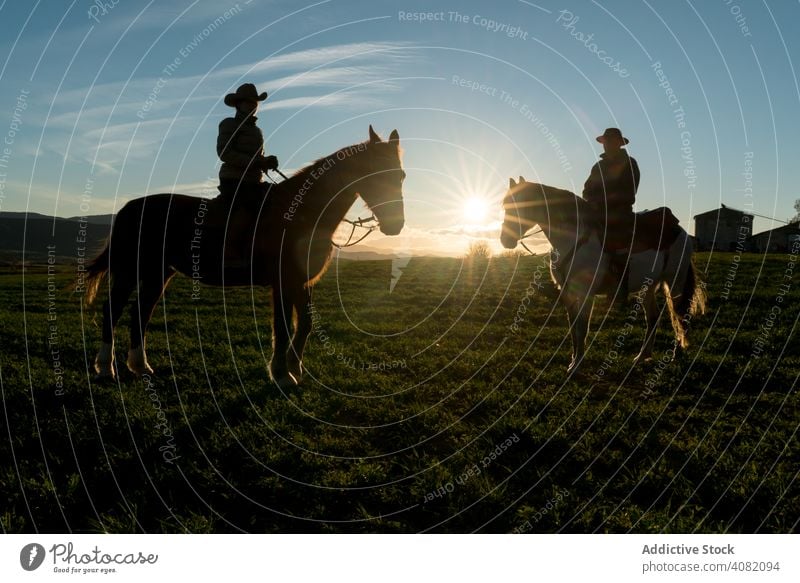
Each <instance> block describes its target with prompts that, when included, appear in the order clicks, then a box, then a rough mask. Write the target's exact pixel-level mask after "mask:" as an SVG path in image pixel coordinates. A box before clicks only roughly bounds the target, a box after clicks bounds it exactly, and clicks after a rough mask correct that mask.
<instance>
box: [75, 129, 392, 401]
mask: <svg viewBox="0 0 800 583" xmlns="http://www.w3.org/2000/svg"><path fill="white" fill-rule="evenodd" d="M400 155H401V150H400V136H399V135H398V133H397V130H394V131H393V132H392V133H391V135H390V136H389V140H388V141H384V140H382V139H381V138H380V137H379V136H378V135H377V134H376V133H375V132H374V131H373V129H372V126H370V128H369V140H367V141H366V142H362V143H360V144H356V145H353V146H349V147H346V148H342V149H341V150H338V151H336V152H334V153H333V154H331V155H329V156H326V157H324V158H320V159H319V160H317V161H316V162H314V163H312V164H310V165H309V166H307V167H306V168H303V169H302V170H300V171H298V172H297V173H296V174H294V176H292V177H290V178H289V179H287V180H286V181H284V182H282V183H280V184H277V185H274V186H272V187H271V190H270V192H269V193H268V195H267V196H266V197H265V198H264V200H263V201H260V202H259V204H258V206H257V208H248V207H244V208H237V206H236V204H235V203H234V205H233V206H232V207H231V206H228V205H226V204H225V203H223V202H221V201H219V200H208V199H202V198H198V197H193V196H187V195H181V194H154V195H150V196H145V197H143V198H139V199H135V200H132V201H130V202H129V203H127V204H126V205H125V206H124V207H122V209H120V211H119V213H118V214H117V216H116V218H115V220H114V226H113V229H112V232H111V236H110V237H109V240H108V242H107V244H106V246H105V248H104V249H103V251H102V252H101V253H100V255H98V256H97V257H96V258H95V259H94V260H93V262H92V263H91V265H90V266H89V267H88V268H87V278H86V297H87V300H88V302H91V301H92V300H93V299H94V297H95V296H96V294H97V290H98V287H99V284H100V280H101V279H102V277H103V276H104V275H105V274H106V273H108V274H110V276H111V285H110V286H109V292H108V299H107V300H106V302H105V304H104V306H103V342H102V345H101V348H100V351H99V352H98V354H97V358H96V359H95V370H96V372H97V374H98V377H112V378H113V377H114V374H115V366H114V326H115V325H116V323H117V322H118V320H119V318H120V315H121V313H122V310H123V308H124V306H125V303H126V302H127V300H128V298H129V297H130V295H131V293H132V292H133V290H134V289H136V290H137V291H138V299H137V301H136V302H135V303H134V304H133V307H132V314H131V327H130V335H131V344H130V349H129V351H128V359H127V366H128V369H129V370H130V371H131V372H133V373H134V374H136V375H142V374H145V373H148V374H151V373H152V372H153V370H152V368H151V367H150V365H149V363H148V362H147V357H146V355H145V334H146V330H147V324H148V322H149V321H150V318H151V316H152V313H153V309H154V307H155V305H156V303H157V302H158V300H159V299H160V298H161V296H162V294H163V293H164V290H165V288H166V286H167V285H168V284H169V282H170V280H171V279H172V277H173V276H174V275H175V274H176V273H178V272H180V273H183V274H184V275H187V276H190V277H192V278H193V280H200V281H201V282H202V283H206V284H210V285H217V286H252V285H259V286H271V287H272V302H273V322H272V344H273V346H272V347H273V354H272V359H271V360H270V363H269V371H270V375H271V377H272V379H273V381H274V382H276V383H277V384H278V386H279V387H281V388H282V389H283V388H290V387H293V386H296V385H298V384H299V383H300V382H301V380H302V378H303V372H304V371H303V365H302V358H303V350H304V348H305V345H306V340H307V339H308V335H309V333H310V331H311V313H310V310H311V295H312V289H313V286H314V284H315V283H316V282H317V281H318V280H319V279H320V278H321V277H322V275H323V273H324V272H325V270H326V268H327V266H328V264H329V262H330V259H331V254H332V249H333V247H332V237H333V234H334V232H335V231H336V228H337V227H338V225H339V224H340V223H341V221H342V219H344V217H345V214H346V213H347V211H348V210H349V209H350V207H351V206H352V205H353V203H354V202H355V200H356V197H358V196H361V198H362V199H363V200H364V202H365V203H366V204H367V206H368V207H369V208H370V210H371V211H372V212H373V213H374V215H375V217H376V219H377V220H378V223H379V227H380V230H381V232H382V233H384V234H386V235H397V234H399V233H400V231H401V230H402V228H403V225H404V222H405V218H404V210H403V196H402V195H403V193H402V184H403V179H404V178H405V172H403V169H402V165H401V162H400ZM240 206H241V205H240ZM237 229H244V230H245V231H246V234H247V237H246V239H247V240H248V241H252V245H251V247H250V249H249V250H246V251H245V250H243V251H242V253H240V254H239V256H238V257H237V256H236V255H232V254H231V252H230V251H231V250H229V251H228V252H226V251H225V243H226V238H227V235H226V234H227V233H230V231H232V230H237ZM237 239H238V240H241V237H237ZM234 251H235V250H234ZM232 258H233V259H238V261H233V262H232V261H231V259H232ZM226 262H227V263H226ZM292 328H294V330H293V335H292Z"/></svg>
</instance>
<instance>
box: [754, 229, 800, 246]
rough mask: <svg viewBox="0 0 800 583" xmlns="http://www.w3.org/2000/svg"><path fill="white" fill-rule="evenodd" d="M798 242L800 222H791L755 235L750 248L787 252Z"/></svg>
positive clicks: (799, 238) (799, 240)
mask: <svg viewBox="0 0 800 583" xmlns="http://www.w3.org/2000/svg"><path fill="white" fill-rule="evenodd" d="M796 242H800V223H790V224H788V225H783V226H782V227H778V228H777V229H771V230H769V231H764V232H762V233H758V234H757V235H753V236H752V237H750V239H749V241H748V249H749V250H750V251H755V252H757V253H769V252H775V253H787V252H788V251H790V250H791V249H792V245H793V244H794V243H796Z"/></svg>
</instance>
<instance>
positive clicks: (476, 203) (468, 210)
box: [463, 196, 489, 224]
mask: <svg viewBox="0 0 800 583" xmlns="http://www.w3.org/2000/svg"><path fill="white" fill-rule="evenodd" d="M463 213H464V219H465V220H466V221H468V222H470V223H472V224H477V223H484V222H486V220H487V219H488V218H489V202H488V201H487V200H486V199H485V198H480V197H477V196H472V197H470V198H468V199H467V200H466V201H464V208H463Z"/></svg>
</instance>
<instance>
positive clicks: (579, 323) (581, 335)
mask: <svg viewBox="0 0 800 583" xmlns="http://www.w3.org/2000/svg"><path fill="white" fill-rule="evenodd" d="M587 302H588V299H587V298H581V299H579V300H575V299H573V300H572V301H570V302H568V303H567V304H566V306H567V315H568V317H569V331H570V335H571V337H572V361H571V362H570V364H569V367H567V373H569V374H572V373H574V372H576V371H577V370H578V368H579V367H580V366H581V364H582V363H583V356H584V351H585V350H586V336H587V335H588V333H589V319H590V318H591V314H592V306H591V305H589V306H587ZM587 312H588V313H587Z"/></svg>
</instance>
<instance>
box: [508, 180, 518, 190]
mask: <svg viewBox="0 0 800 583" xmlns="http://www.w3.org/2000/svg"><path fill="white" fill-rule="evenodd" d="M516 185H517V183H516V182H514V179H513V178H509V179H508V187H509V188H514V187H515V186H516Z"/></svg>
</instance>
